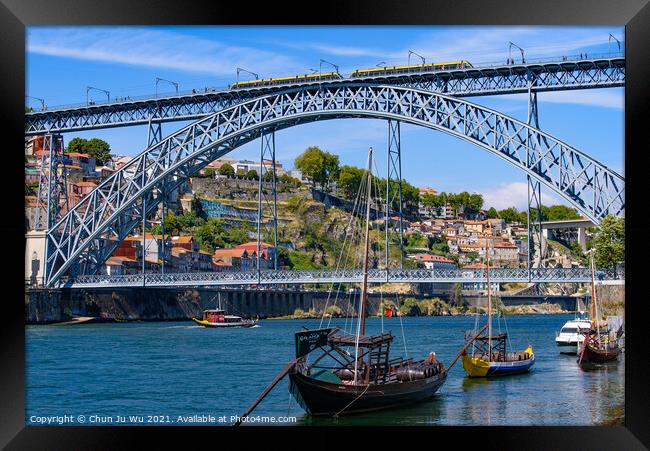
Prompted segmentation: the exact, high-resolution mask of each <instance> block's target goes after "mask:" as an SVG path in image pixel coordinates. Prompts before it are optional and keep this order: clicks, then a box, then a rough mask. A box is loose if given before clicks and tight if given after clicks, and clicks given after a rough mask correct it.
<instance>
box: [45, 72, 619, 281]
mask: <svg viewBox="0 0 650 451" xmlns="http://www.w3.org/2000/svg"><path fill="white" fill-rule="evenodd" d="M339 118H374V119H392V120H396V121H402V122H405V123H410V124H413V125H418V126H422V127H426V128H430V129H434V130H438V131H442V132H444V133H447V134H450V135H451V136H455V137H457V138H459V139H463V140H465V141H467V142H470V143H471V144H474V145H475V146H477V147H480V148H482V149H484V150H486V151H488V152H490V153H492V154H494V155H497V156H498V157H500V158H502V159H504V160H505V161H507V162H508V163H510V164H512V165H514V166H515V167H517V168H519V169H520V170H522V171H523V172H525V173H527V174H529V175H530V176H532V177H534V178H535V179H537V180H539V181H540V182H541V183H543V184H544V185H546V186H547V187H548V188H550V189H551V190H553V191H554V192H555V193H557V194H559V195H560V196H562V197H563V198H565V199H566V200H567V201H568V202H569V203H570V204H571V205H573V206H574V207H576V208H577V209H578V211H580V212H581V213H583V214H584V215H585V216H587V217H588V218H589V219H590V220H592V222H594V223H596V224H598V223H600V220H601V219H602V218H603V217H604V216H606V215H607V214H610V213H612V214H616V215H619V214H622V213H623V212H624V209H625V202H624V179H623V177H621V176H620V175H619V174H617V173H616V172H614V171H612V170H611V169H609V168H607V167H606V166H604V165H603V164H601V163H599V162H598V161H596V160H594V159H593V158H591V157H589V156H588V155H587V154H585V153H583V152H581V151H579V150H578V149H575V148H573V147H571V146H569V145H568V144H566V143H564V142H562V141H560V140H559V139H557V138H555V137H553V136H551V135H549V134H547V133H544V132H542V131H541V130H538V129H535V128H533V127H531V126H529V125H527V124H525V123H523V122H521V121H518V120H516V119H514V118H511V117H509V116H505V115H503V114H501V113H499V112H497V111H495V110H492V109H489V108H485V107H482V106H479V105H476V104H474V103H471V102H468V101H466V100H463V99H459V98H455V97H450V96H446V95H443V94H440V93H436V92H429V91H422V90H417V89H411V88H403V87H395V86H376V85H375V86H372V85H364V84H349V85H343V86H342V85H340V84H339V85H332V86H327V85H322V86H319V87H307V88H296V89H290V90H286V91H282V92H278V93H274V94H271V95H268V96H265V97H260V98H256V99H253V100H250V101H247V102H243V103H240V104H237V105H234V106H232V107H229V108H226V109H223V110H220V111H217V112H215V113H213V114H211V115H209V116H207V117H205V118H202V119H200V120H198V121H196V122H193V123H192V124H190V125H188V126H186V127H184V128H182V129H180V130H178V131H176V132H174V133H173V134H171V135H169V136H167V137H166V138H164V139H163V140H162V141H160V142H159V143H157V144H155V145H153V146H151V147H149V148H148V149H146V150H144V151H143V152H142V153H140V154H139V155H137V156H136V157H135V158H133V160H131V161H130V162H129V163H128V164H126V165H125V166H124V167H122V168H121V169H120V170H118V171H116V172H115V173H114V174H113V175H112V176H111V177H109V178H108V179H106V180H105V181H104V182H102V183H101V184H100V185H99V186H97V188H95V189H94V190H93V191H92V192H91V193H89V194H88V195H87V196H85V197H84V198H83V199H82V200H81V201H80V202H79V203H78V204H76V205H75V206H74V207H73V208H72V209H71V210H70V211H69V212H67V214H66V215H65V216H64V217H62V218H61V219H60V220H59V221H58V222H57V223H56V224H55V225H54V226H53V227H52V228H51V229H50V230H49V231H48V234H47V261H46V274H45V276H46V284H47V285H49V286H52V285H54V284H55V283H56V282H57V281H58V280H59V279H60V278H61V277H62V276H63V275H64V274H65V273H66V271H70V270H72V272H73V273H82V274H93V273H95V272H96V271H97V270H98V269H99V268H100V266H101V264H102V263H103V262H104V261H105V260H106V259H107V258H108V257H109V256H110V255H111V254H112V252H113V251H114V249H115V248H116V247H117V246H118V245H119V242H120V241H121V240H123V239H124V238H125V237H126V236H127V235H128V234H129V233H130V232H131V231H132V230H133V228H135V227H136V226H137V224H139V223H140V220H141V218H142V214H143V211H144V214H146V215H148V214H150V213H151V212H153V211H154V210H155V208H157V205H158V204H159V203H160V201H161V199H162V198H161V196H160V193H162V192H169V191H170V190H172V189H174V188H176V187H178V186H179V185H181V184H182V183H184V182H185V181H186V180H187V179H188V178H189V177H190V176H191V175H192V174H194V173H196V172H197V171H199V170H200V169H202V168H203V167H205V166H206V165H207V164H208V163H210V162H212V161H214V160H215V159H218V158H220V157H222V156H224V155H226V154H227V153H229V152H231V151H232V150H234V149H236V148H237V147H240V146H241V145H243V144H245V143H247V142H250V141H252V140H254V139H256V138H258V137H259V136H260V135H261V134H262V133H265V132H269V131H277V130H282V129H285V128H288V127H293V126H296V125H300V124H305V123H310V122H315V121H322V120H331V119H339Z"/></svg>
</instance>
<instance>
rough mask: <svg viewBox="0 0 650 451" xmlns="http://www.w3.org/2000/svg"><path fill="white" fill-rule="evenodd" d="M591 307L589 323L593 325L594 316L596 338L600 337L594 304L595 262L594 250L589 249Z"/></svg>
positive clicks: (597, 316)
mask: <svg viewBox="0 0 650 451" xmlns="http://www.w3.org/2000/svg"><path fill="white" fill-rule="evenodd" d="M590 263H591V308H590V312H589V314H590V315H591V318H592V320H591V325H592V327H593V325H594V318H595V323H596V331H597V332H598V339H600V326H599V324H598V322H599V320H600V318H599V315H598V307H597V306H596V277H595V275H594V273H595V271H596V263H595V262H594V251H593V250H592V251H591V259H590Z"/></svg>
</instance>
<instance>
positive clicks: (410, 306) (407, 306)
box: [399, 298, 421, 316]
mask: <svg viewBox="0 0 650 451" xmlns="http://www.w3.org/2000/svg"><path fill="white" fill-rule="evenodd" d="M399 312H400V314H401V315H402V316H419V315H420V313H421V312H420V306H419V305H418V301H417V300H416V299H415V298H406V299H404V303H403V304H402V306H401V307H400V308H399Z"/></svg>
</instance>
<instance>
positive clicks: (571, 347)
mask: <svg viewBox="0 0 650 451" xmlns="http://www.w3.org/2000/svg"><path fill="white" fill-rule="evenodd" d="M590 328H591V321H589V320H588V319H586V318H576V319H572V320H570V321H567V322H566V323H564V326H562V329H560V332H559V333H556V337H555V344H556V345H557V346H558V347H559V348H560V353H561V354H577V353H578V346H579V345H580V343H582V342H583V340H584V339H585V336H584V334H585V332H587V331H589V329H590Z"/></svg>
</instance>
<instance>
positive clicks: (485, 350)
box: [462, 240, 535, 377]
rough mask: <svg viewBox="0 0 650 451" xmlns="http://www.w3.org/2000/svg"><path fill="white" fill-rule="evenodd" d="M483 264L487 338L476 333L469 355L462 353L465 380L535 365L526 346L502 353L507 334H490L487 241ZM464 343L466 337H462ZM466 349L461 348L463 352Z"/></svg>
mask: <svg viewBox="0 0 650 451" xmlns="http://www.w3.org/2000/svg"><path fill="white" fill-rule="evenodd" d="M485 261H486V278H487V298H488V299H487V300H488V306H487V309H488V323H487V325H486V326H484V327H483V330H485V329H486V328H487V335H481V334H480V332H479V334H477V336H474V337H473V339H474V340H475V341H474V346H472V354H471V355H469V354H467V351H464V352H463V356H462V362H463V368H464V369H465V372H466V373H467V375H468V376H469V377H491V376H509V375H513V374H522V373H527V372H529V371H530V369H531V368H532V367H533V365H534V364H535V354H534V353H533V347H532V345H530V344H529V345H528V347H527V348H526V349H524V350H523V351H521V352H506V351H507V350H506V341H507V339H508V334H507V332H504V333H499V334H497V335H494V334H493V328H492V297H491V287H490V256H489V253H488V246H487V240H486V243H485ZM466 340H467V336H466ZM467 348H468V346H466V347H465V349H467Z"/></svg>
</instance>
